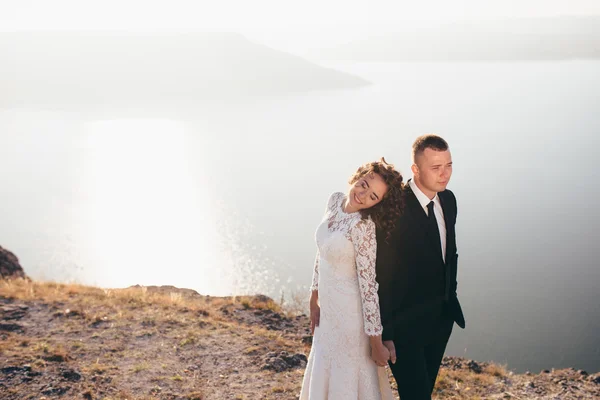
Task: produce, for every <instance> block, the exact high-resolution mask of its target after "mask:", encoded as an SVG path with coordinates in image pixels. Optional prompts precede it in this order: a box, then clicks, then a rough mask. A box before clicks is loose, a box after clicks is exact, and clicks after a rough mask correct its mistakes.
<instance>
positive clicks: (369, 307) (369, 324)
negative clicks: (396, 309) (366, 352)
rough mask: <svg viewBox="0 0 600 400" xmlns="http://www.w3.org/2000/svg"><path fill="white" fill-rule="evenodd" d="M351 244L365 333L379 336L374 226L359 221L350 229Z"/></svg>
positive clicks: (380, 329)
mask: <svg viewBox="0 0 600 400" xmlns="http://www.w3.org/2000/svg"><path fill="white" fill-rule="evenodd" d="M350 233H351V237H352V243H353V244H354V252H355V255H356V271H357V274H358V285H359V289H360V296H361V299H362V307H363V319H364V325H365V333H366V334H367V335H369V336H377V335H381V333H382V331H383V327H382V326H381V316H380V313H379V296H378V295H377V290H378V289H379V284H378V283H377V281H376V280H375V257H376V254H377V241H376V240H375V224H374V223H373V221H371V220H360V221H359V222H358V223H356V225H354V227H352V229H351V232H350Z"/></svg>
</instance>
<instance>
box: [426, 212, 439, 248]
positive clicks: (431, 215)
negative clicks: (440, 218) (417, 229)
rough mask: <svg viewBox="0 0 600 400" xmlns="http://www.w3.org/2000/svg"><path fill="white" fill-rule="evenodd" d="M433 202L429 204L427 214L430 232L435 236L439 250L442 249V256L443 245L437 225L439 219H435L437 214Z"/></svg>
mask: <svg viewBox="0 0 600 400" xmlns="http://www.w3.org/2000/svg"><path fill="white" fill-rule="evenodd" d="M433 204H434V203H433V201H430V202H429V204H427V212H428V213H429V225H430V227H429V229H430V230H429V231H430V232H431V233H432V235H433V239H434V241H435V242H436V243H437V244H438V248H439V249H440V254H442V243H441V239H440V228H439V226H438V223H437V219H436V218H435V212H434V211H433Z"/></svg>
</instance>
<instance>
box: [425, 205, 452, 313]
mask: <svg viewBox="0 0 600 400" xmlns="http://www.w3.org/2000/svg"><path fill="white" fill-rule="evenodd" d="M427 210H428V211H427V212H428V213H429V224H430V229H429V231H430V232H431V234H432V235H433V240H434V241H435V243H436V244H437V248H438V249H439V250H440V254H442V242H441V238H440V228H439V226H438V224H437V219H436V218H435V212H434V211H433V201H431V202H429V204H427ZM442 258H443V257H442ZM444 278H445V279H444V280H445V281H446V287H445V288H444V299H445V300H446V301H448V296H449V294H450V271H449V270H448V268H444Z"/></svg>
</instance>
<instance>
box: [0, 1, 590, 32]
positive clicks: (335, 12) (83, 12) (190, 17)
mask: <svg viewBox="0 0 600 400" xmlns="http://www.w3.org/2000/svg"><path fill="white" fill-rule="evenodd" d="M556 15H600V1H598V0H486V1H482V0H455V1H448V0H430V1H419V2H417V1H414V0H411V1H406V0H391V1H390V0H387V1H384V0H371V1H368V2H367V1H364V0H360V1H359V0H327V1H324V0H303V1H298V0H296V1H289V0H199V1H198V0H169V1H166V0H163V1H158V0H103V1H88V0H53V1H48V0H0V30H3V31H12V30H24V29H69V30H70V29H119V30H121V29H127V30H186V31H188V30H198V31H205V30H230V31H231V30H236V31H244V30H265V29H273V30H287V29H304V28H307V27H311V26H314V27H315V28H323V27H326V26H331V25H334V24H336V25H352V24H355V23H359V24H363V25H364V24H367V25H368V24H376V23H382V22H383V23H390V22H393V21H401V20H436V21H437V20H461V19H488V18H501V17H541V16H556Z"/></svg>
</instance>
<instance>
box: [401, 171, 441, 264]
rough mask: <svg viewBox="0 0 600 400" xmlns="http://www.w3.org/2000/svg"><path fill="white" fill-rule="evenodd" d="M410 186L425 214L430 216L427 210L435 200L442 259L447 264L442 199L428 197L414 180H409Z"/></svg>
mask: <svg viewBox="0 0 600 400" xmlns="http://www.w3.org/2000/svg"><path fill="white" fill-rule="evenodd" d="M408 184H409V185H410V188H411V189H412V191H413V193H414V194H415V196H416V197H417V200H419V204H421V207H423V210H425V214H426V215H427V216H429V209H428V208H427V204H429V203H430V202H431V201H432V200H433V212H434V213H435V219H436V220H437V224H438V229H439V231H440V243H441V245H442V257H443V259H444V262H446V221H444V210H443V209H442V203H441V202H440V198H439V196H438V195H437V193H436V194H435V196H434V198H433V199H430V198H429V197H427V196H426V195H425V194H424V193H423V192H422V191H421V189H419V187H418V186H417V184H416V183H415V181H414V180H412V179H411V180H409V181H408Z"/></svg>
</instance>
